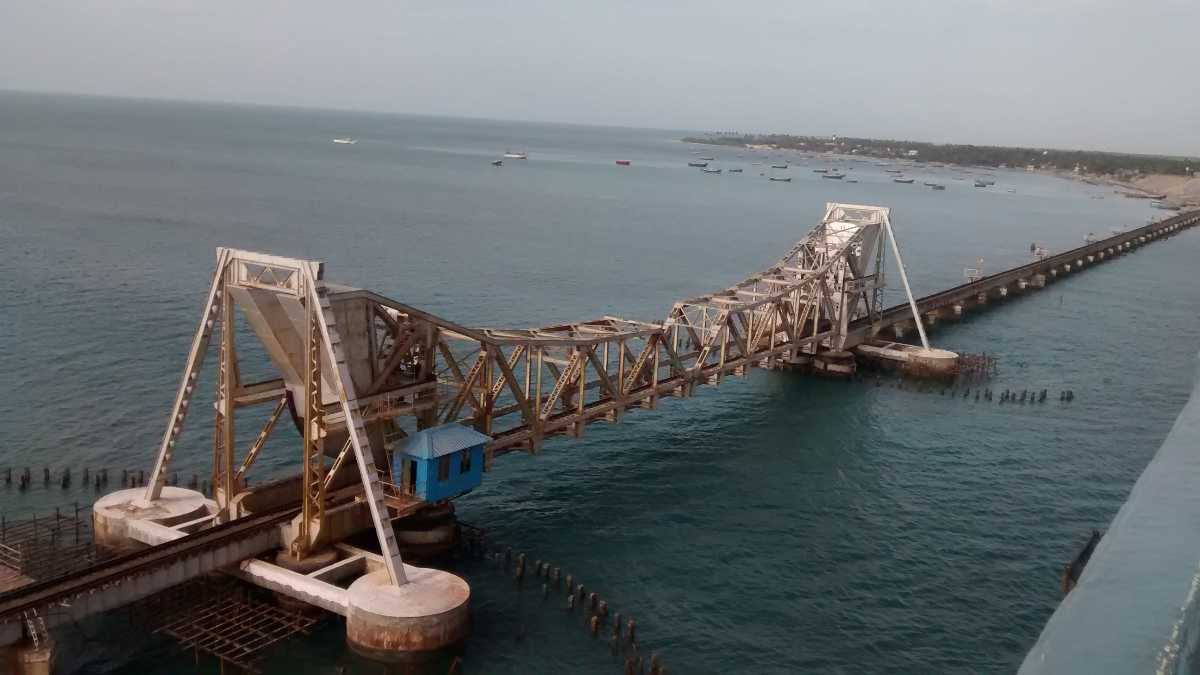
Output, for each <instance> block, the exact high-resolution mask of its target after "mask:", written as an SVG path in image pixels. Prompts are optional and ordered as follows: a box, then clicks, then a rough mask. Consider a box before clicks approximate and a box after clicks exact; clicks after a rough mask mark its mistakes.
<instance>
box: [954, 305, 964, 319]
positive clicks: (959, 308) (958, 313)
mask: <svg viewBox="0 0 1200 675" xmlns="http://www.w3.org/2000/svg"><path fill="white" fill-rule="evenodd" d="M962 315H963V304H962V303H961V302H956V303H954V318H956V319H961V318H962Z"/></svg>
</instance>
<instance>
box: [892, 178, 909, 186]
mask: <svg viewBox="0 0 1200 675" xmlns="http://www.w3.org/2000/svg"><path fill="white" fill-rule="evenodd" d="M913 180H914V179H912V178H900V177H899V176H897V177H896V178H893V179H892V182H893V183H904V184H905V185H910V184H912V182H913Z"/></svg>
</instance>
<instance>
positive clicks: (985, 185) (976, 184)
mask: <svg viewBox="0 0 1200 675" xmlns="http://www.w3.org/2000/svg"><path fill="white" fill-rule="evenodd" d="M987 186H988V184H987V183H985V182H983V181H981V180H979V179H978V178H976V179H975V187H983V188H985V187H987Z"/></svg>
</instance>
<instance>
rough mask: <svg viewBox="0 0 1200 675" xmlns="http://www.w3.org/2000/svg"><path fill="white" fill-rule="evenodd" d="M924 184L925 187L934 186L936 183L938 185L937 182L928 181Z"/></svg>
mask: <svg viewBox="0 0 1200 675" xmlns="http://www.w3.org/2000/svg"><path fill="white" fill-rule="evenodd" d="M924 185H925V187H933V186H934V185H937V183H930V182H926V183H924Z"/></svg>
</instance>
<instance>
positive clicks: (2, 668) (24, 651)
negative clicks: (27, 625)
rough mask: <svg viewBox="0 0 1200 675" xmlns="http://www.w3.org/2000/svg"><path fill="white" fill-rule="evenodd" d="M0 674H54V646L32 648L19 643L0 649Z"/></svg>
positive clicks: (46, 645) (27, 644)
mask: <svg viewBox="0 0 1200 675" xmlns="http://www.w3.org/2000/svg"><path fill="white" fill-rule="evenodd" d="M0 672H4V673H11V674H12V675H52V674H53V673H54V645H53V643H50V644H41V645H38V646H36V647H35V646H33V645H32V644H29V643H28V642H20V643H17V644H15V645H11V646H8V647H0Z"/></svg>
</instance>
